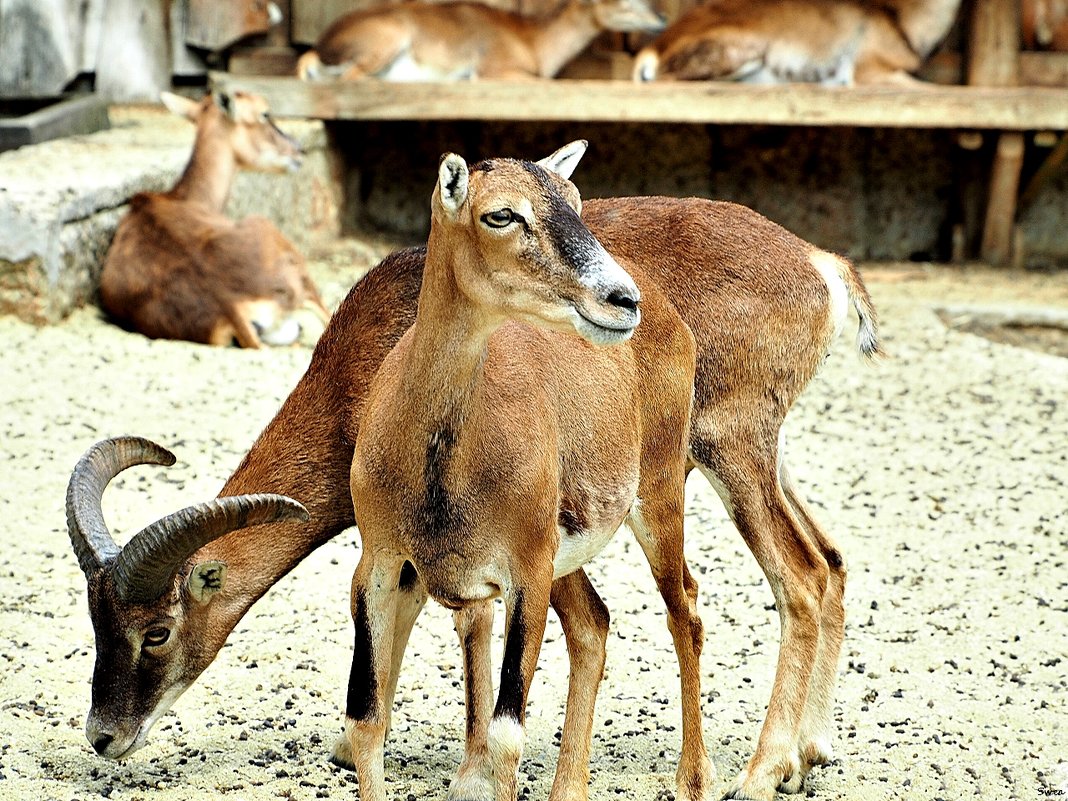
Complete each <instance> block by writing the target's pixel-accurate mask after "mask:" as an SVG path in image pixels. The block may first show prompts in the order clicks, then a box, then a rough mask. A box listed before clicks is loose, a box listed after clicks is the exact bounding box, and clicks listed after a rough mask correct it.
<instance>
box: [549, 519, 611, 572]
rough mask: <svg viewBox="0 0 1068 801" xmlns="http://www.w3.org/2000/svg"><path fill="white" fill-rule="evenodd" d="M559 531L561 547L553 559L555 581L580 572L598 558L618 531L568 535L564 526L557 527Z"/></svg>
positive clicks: (608, 529)
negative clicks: (585, 565) (579, 570)
mask: <svg viewBox="0 0 1068 801" xmlns="http://www.w3.org/2000/svg"><path fill="white" fill-rule="evenodd" d="M557 530H558V531H559V532H560V547H559V548H557V550H556V556H555V557H554V558H553V578H554V579H558V578H560V577H561V576H566V575H567V574H568V573H571V572H573V571H575V570H578V569H579V568H580V567H582V566H583V565H584V564H586V563H587V562H589V561H590V560H591V559H593V557H595V556H597V554H599V553H600V552H601V551H603V550H604V546H605V545H607V544H608V541H609V540H610V539H612V536H613V535H614V534H615V533H616V531H617V530H618V529H610V528H604V529H601V530H600V531H581V532H578V533H574V534H571V533H568V532H567V531H565V530H564V528H563V527H562V526H557Z"/></svg>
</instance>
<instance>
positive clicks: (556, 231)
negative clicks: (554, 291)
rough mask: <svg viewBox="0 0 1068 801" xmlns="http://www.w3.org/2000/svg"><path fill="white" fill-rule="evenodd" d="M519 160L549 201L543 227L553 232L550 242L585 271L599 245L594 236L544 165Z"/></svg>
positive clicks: (580, 269)
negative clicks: (568, 202) (561, 192)
mask: <svg viewBox="0 0 1068 801" xmlns="http://www.w3.org/2000/svg"><path fill="white" fill-rule="evenodd" d="M520 164H521V165H522V166H523V169H525V170H526V171H527V172H528V173H530V174H531V175H532V176H534V179H535V180H536V181H537V182H538V184H539V185H540V186H541V188H542V191H543V193H544V197H545V199H546V201H547V202H548V205H549V213H548V215H547V217H546V220H545V224H546V229H547V230H548V231H549V232H550V233H551V234H552V238H553V242H554V244H555V245H556V247H557V249H558V250H559V251H560V255H561V256H563V257H564V260H565V261H567V263H568V264H569V265H570V266H571V268H572V269H573V270H574V271H575V272H576V273H578V274H579V275H582V274H583V273H584V272H586V269H587V267H588V266H589V263H590V260H591V259H592V258H593V256H594V254H595V253H597V251H598V250H599V249H600V248H599V247H598V245H597V240H596V239H595V238H594V236H593V234H591V233H590V229H589V228H587V227H586V225H585V223H583V222H582V219H581V218H580V217H579V215H578V213H577V212H576V211H575V210H574V209H573V208H571V206H569V205H568V204H567V201H566V200H565V199H564V196H563V195H561V194H560V190H559V189H558V188H557V187H556V185H555V184H554V183H553V181H552V179H551V178H550V177H549V175H548V173H546V171H545V169H544V168H542V167H539V166H538V165H537V164H533V163H531V162H528V161H523V162H520Z"/></svg>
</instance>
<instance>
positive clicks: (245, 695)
mask: <svg viewBox="0 0 1068 801" xmlns="http://www.w3.org/2000/svg"><path fill="white" fill-rule="evenodd" d="M382 247H383V246H382V244H381V243H371V244H367V243H359V242H349V243H347V244H345V245H342V246H339V247H338V248H337V249H336V250H335V251H334V252H332V253H330V254H326V255H325V256H324V257H323V258H321V259H319V260H317V261H316V262H315V263H314V265H313V270H314V272H315V275H316V278H317V280H318V281H319V283H320V286H321V287H322V288H323V290H324V294H325V295H326V296H327V298H328V299H330V300H332V301H334V302H336V301H337V300H339V299H340V297H341V295H342V293H343V292H344V291H345V288H346V287H347V285H348V284H349V283H350V282H351V281H352V280H353V278H354V277H355V276H356V275H357V274H358V272H359V269H363V268H366V266H367V265H368V264H369V263H371V261H373V260H374V259H375V258H376V257H377V256H378V255H380V254H381V252H382ZM354 265H355V266H354ZM866 275H867V277H868V281H869V285H870V287H871V289H872V292H873V295H874V297H875V300H876V303H877V305H878V306H879V307H880V309H881V312H882V316H883V319H884V331H885V336H886V344H887V346H888V349H889V350H890V351H891V352H892V354H893V358H892V359H890V360H888V361H885V362H884V363H882V364H881V366H878V367H875V368H870V367H866V366H864V365H862V364H861V362H860V361H859V360H858V359H857V358H856V357H855V356H854V355H853V354H851V353H850V352H849V350H850V340H851V337H843V340H842V342H841V343H840V345H841V347H840V348H839V349H838V351H837V352H836V353H835V354H834V355H833V357H832V358H831V359H830V361H829V362H828V364H827V366H826V367H825V369H824V371H823V373H822V374H821V375H820V376H819V377H818V378H817V379H816V381H815V382H814V383H813V386H812V387H811V388H810V390H809V392H808V393H807V394H806V396H805V397H804V398H803V399H802V402H801V403H800V404H799V406H798V408H797V410H796V412H795V413H794V414H793V416H792V417H791V420H790V421H789V423H788V431H789V434H790V447H789V454H790V456H789V458H790V462H791V465H792V467H793V472H794V474H795V476H796V477H797V479H798V480H799V483H800V484H801V485H802V488H803V490H804V492H805V493H806V494H807V495H808V497H809V498H811V499H812V500H813V502H814V505H815V508H816V510H817V513H818V514H819V516H820V518H821V519H822V521H823V522H824V523H825V525H826V526H827V528H828V529H829V530H830V531H832V532H834V533H835V534H836V536H837V538H838V540H839V544H840V546H841V548H842V550H843V552H844V553H845V555H846V559H847V561H848V563H849V565H850V568H851V574H850V584H849V588H848V594H847V605H848V613H849V623H848V631H847V639H846V644H845V648H844V653H843V655H842V661H841V671H840V673H841V678H840V682H839V688H838V693H837V706H836V715H837V718H838V721H839V734H838V740H837V743H836V750H837V756H838V758H837V760H836V761H835V762H834V763H833V764H832V765H830V766H829V767H827V768H824V769H822V770H819V769H818V770H816V771H814V772H813V774H812V775H811V776H810V778H809V781H808V784H807V790H808V794H809V796H810V797H814V798H819V799H849V800H850V801H864V800H865V799H901V798H905V799H912V798H915V799H937V798H942V799H947V800H948V799H959V798H983V799H999V801H1000V799H1011V798H1019V799H1035V798H1041V797H1049V796H1056V795H1058V794H1060V795H1062V796H1063V795H1065V794H1068V714H1066V711H1068V710H1066V699H1068V680H1066V678H1065V677H1066V671H1068V570H1066V569H1065V563H1066V548H1068V513H1066V501H1068V492H1066V484H1068V449H1066V448H1065V442H1066V441H1068V360H1066V359H1065V358H1061V357H1058V356H1055V355H1050V354H1047V353H1043V352H1040V351H1034V350H1030V349H1026V348H1020V347H1016V346H1013V345H1008V344H1001V343H995V342H991V341H990V340H988V339H986V338H982V337H979V336H976V335H974V334H970V333H963V332H960V331H956V330H950V329H947V328H946V327H945V326H944V325H943V324H942V323H941V322H940V320H939V318H938V316H937V314H936V313H935V310H936V307H938V306H940V305H942V304H954V305H956V306H959V305H962V304H963V305H968V304H978V305H983V306H986V305H991V304H998V305H1005V304H1010V305H1011V304H1020V305H1024V306H1035V305H1045V306H1059V307H1061V308H1062V309H1063V308H1066V307H1068V277H1066V276H1065V275H1064V274H1063V273H1062V274H1060V275H1059V276H1052V275H1046V276H1043V275H1019V274H997V273H993V272H987V271H981V270H968V271H965V272H961V271H956V270H950V269H925V268H916V267H907V268H898V269H889V268H872V269H869V270H868V271H867V273H866ZM1047 333H1048V332H1047ZM0 337H2V339H3V341H4V342H6V343H7V345H6V346H5V356H4V357H3V359H2V362H0V371H2V374H3V375H2V378H0V408H2V409H3V414H2V417H0V427H2V430H0V463H2V469H0V481H2V489H0V504H2V515H3V519H4V520H5V521H7V522H6V524H5V525H4V527H3V529H2V531H0V542H2V543H3V548H2V550H0V588H2V589H0V664H2V665H3V669H2V671H0V798H3V799H63V800H64V801H69V800H70V799H81V800H82V801H86V800H87V799H95V798H98V797H101V796H102V797H106V798H115V799H130V801H134V800H135V799H143V800H144V801H155V800H156V799H159V800H160V801H163V800H164V799H182V801H186V800H187V799H200V798H209V797H210V798H225V799H244V800H246V801H255V800H257V799H278V798H284V799H312V798H354V797H355V795H356V787H355V779H354V777H353V776H352V774H350V773H347V772H344V771H342V770H340V769H338V768H336V767H333V766H331V765H329V764H327V763H326V756H327V754H328V751H329V747H330V745H331V743H332V742H333V739H334V737H335V735H336V734H337V733H338V732H339V731H340V712H339V709H340V706H341V704H342V700H343V691H342V688H343V683H344V681H345V678H346V677H347V673H348V665H349V659H350V648H351V634H350V629H351V622H350V621H349V619H348V611H347V609H348V587H349V578H350V575H351V571H352V569H353V567H354V566H355V564H356V561H357V555H358V547H359V546H358V543H357V537H356V534H355V532H354V531H349V532H346V533H345V534H343V535H342V536H340V537H338V538H337V539H336V540H334V541H332V542H331V543H329V544H327V545H326V546H324V547H323V548H321V549H320V550H319V551H317V552H315V553H314V554H312V556H311V557H309V558H308V559H307V560H306V561H305V562H304V563H303V564H301V565H300V566H299V567H298V569H297V570H295V571H294V572H293V573H292V574H291V575H290V576H288V577H287V578H286V579H284V580H283V581H282V582H280V584H279V585H278V586H277V587H275V588H274V589H273V590H272V591H271V592H270V593H268V595H267V596H266V597H265V598H264V599H263V600H262V601H260V603H258V604H257V605H256V606H255V607H253V609H252V611H251V612H250V613H249V615H248V616H247V617H246V618H245V620H244V621H243V622H242V623H241V624H240V625H239V626H238V628H237V630H236V631H235V632H234V634H233V635H232V636H231V638H230V642H229V644H228V646H227V647H226V648H224V650H223V651H222V653H221V654H220V656H219V658H218V659H217V661H216V662H215V664H214V665H213V666H212V667H211V668H209V669H208V671H207V672H206V673H205V674H204V675H203V676H202V677H201V679H200V680H199V681H198V682H197V684H195V685H194V686H193V687H192V688H191V689H190V690H189V691H188V692H187V693H186V694H185V695H184V696H183V697H182V698H181V699H180V700H179V701H178V703H177V704H176V705H175V707H174V710H173V712H171V713H170V714H168V715H167V716H165V717H164V718H163V720H162V721H161V722H160V723H159V724H158V725H157V727H156V729H155V731H154V733H153V736H152V737H151V739H150V741H149V744H148V745H147V746H146V747H145V748H144V749H142V750H141V751H139V752H137V753H136V754H135V755H134V756H133V757H132V758H131V759H129V760H128V761H126V762H123V763H121V764H117V763H113V762H107V761H104V760H102V759H100V758H98V757H97V756H96V755H95V754H94V753H93V752H92V751H91V749H90V748H89V746H88V744H87V742H86V740H85V737H84V734H83V729H82V727H83V723H84V716H85V713H86V711H87V709H88V706H89V679H90V675H91V671H92V663H93V637H92V629H91V626H90V623H89V617H88V614H87V610H86V602H85V584H84V581H83V578H82V575H81V574H80V572H79V570H78V567H77V564H76V562H75V559H74V558H73V554H72V552H71V550H70V546H69V543H68V540H67V535H66V530H65V523H64V515H63V496H64V491H65V487H66V481H67V477H68V475H69V471H70V469H71V468H72V467H73V465H74V463H75V461H76V460H77V458H78V456H79V455H80V454H81V453H82V452H83V451H84V450H85V449H86V448H87V447H88V446H89V445H90V444H92V443H93V442H94V441H96V440H97V439H99V438H102V437H105V436H111V435H116V434H121V433H137V434H141V435H145V436H148V437H150V438H153V439H155V440H157V441H159V442H161V443H162V444H165V445H167V446H168V447H170V448H172V449H173V450H174V451H175V452H176V453H177V455H178V458H179V463H178V464H177V465H176V466H175V467H173V468H170V469H169V470H162V469H160V468H151V467H146V468H138V469H135V470H133V471H130V473H129V474H125V475H124V477H122V478H120V479H118V480H116V481H115V482H114V483H113V485H112V487H111V489H110V490H109V492H108V493H107V495H106V496H105V507H104V508H105V513H106V515H107V516H108V519H109V521H110V522H111V525H112V528H113V530H114V531H115V532H116V534H117V536H118V537H119V539H120V541H121V539H122V537H123V536H124V535H128V534H129V533H130V532H132V531H134V530H136V529H137V528H139V527H140V526H142V525H144V524H146V523H148V522H149V521H151V520H153V519H155V518H156V517H158V516H160V515H162V514H164V513H166V512H169V511H172V510H174V509H176V508H178V507H179V506H183V505H186V504H188V503H191V502H194V501H198V500H203V499H207V498H209V497H211V496H213V495H214V494H215V492H216V491H217V490H218V489H219V487H220V486H221V484H222V482H223V480H224V479H225V477H226V476H227V475H228V472H229V471H230V470H232V469H233V468H234V467H236V465H237V463H238V461H239V460H240V457H241V455H242V454H243V453H244V451H245V450H246V449H247V448H248V446H249V445H250V444H251V443H252V441H253V439H254V437H255V435H256V434H257V433H258V432H259V430H260V429H261V428H262V426H263V425H264V424H265V423H266V422H267V421H268V419H269V418H270V417H271V415H272V414H273V413H274V411H275V410H276V409H277V407H278V406H279V404H280V402H281V400H282V399H283V398H284V397H285V395H286V394H287V393H288V391H289V389H290V388H291V387H292V386H293V384H294V383H295V382H296V380H297V378H298V377H299V376H300V374H301V373H302V371H303V370H304V368H305V366H306V364H307V362H308V358H309V356H310V350H309V349H308V348H307V347H295V348H292V349H285V350H275V351H270V352H252V351H240V350H236V349H226V350H222V349H209V348H206V347H201V346H194V345H188V344H184V343H172V342H149V341H147V340H145V339H143V338H141V337H139V336H136V335H131V334H127V333H124V332H122V331H120V330H118V329H116V328H114V327H112V326H110V325H108V324H106V323H104V322H103V321H102V320H101V319H100V317H99V315H98V314H97V313H96V312H95V311H94V310H91V309H87V310H83V311H81V312H79V313H77V314H75V315H74V316H73V317H72V318H71V319H70V320H68V321H67V322H66V323H64V324H62V325H58V326H55V327H51V328H45V329H36V328H32V327H30V326H27V325H25V324H22V323H20V322H18V321H16V320H15V319H13V318H10V317H7V318H0ZM689 491H690V496H691V501H690V505H689V513H688V521H687V523H688V546H687V547H688V556H689V558H690V561H691V564H692V565H693V566H694V567H695V568H696V571H697V577H698V579H699V581H700V582H701V599H700V604H701V610H702V614H703V617H704V621H705V627H706V630H707V641H706V649H705V657H704V662H703V666H704V689H705V693H706V700H705V704H704V710H705V716H706V717H705V734H706V738H707V741H708V744H709V747H710V750H711V751H712V754H713V759H714V761H715V765H716V768H717V770H718V772H719V775H720V778H721V786H725V784H726V782H727V781H728V780H729V779H730V778H731V777H732V776H733V775H734V774H735V772H736V771H738V770H739V769H740V768H741V767H742V765H743V764H744V760H745V759H746V757H747V756H748V755H749V753H750V751H751V749H752V747H753V746H754V744H755V740H756V736H757V733H758V730H759V725H760V722H761V720H762V718H763V712H764V704H765V703H766V701H767V698H768V694H769V691H770V685H771V680H772V673H773V665H774V659H775V655H776V652H777V645H778V625H777V622H776V616H775V613H774V611H773V610H772V607H771V602H772V599H771V594H770V591H769V590H768V588H767V586H766V584H765V582H764V580H763V578H762V576H761V574H760V572H759V570H758V568H757V566H756V563H755V561H754V560H753V559H752V557H751V556H750V555H749V554H748V553H747V552H746V551H745V549H744V546H743V545H742V543H741V541H740V538H739V537H738V536H737V535H736V534H735V532H734V531H733V529H732V527H731V526H730V523H729V522H728V520H727V518H726V516H725V514H724V512H723V510H722V507H721V506H720V504H719V501H718V499H717V497H716V496H715V494H714V493H713V492H712V491H711V489H710V488H709V486H708V485H707V484H706V483H704V481H703V480H702V479H701V478H700V476H696V475H695V476H694V477H693V478H692V479H691V484H690V486H689ZM589 572H590V575H591V578H592V579H593V581H594V583H595V584H596V585H597V586H598V588H599V589H600V591H601V593H602V595H603V596H604V598H605V601H606V603H607V604H608V606H609V608H610V609H611V610H612V614H613V622H612V635H611V638H610V642H609V652H608V667H607V674H606V678H605V682H604V684H603V686H602V690H601V696H600V701H599V705H598V714H597V722H596V726H595V737H594V744H593V761H592V769H593V781H592V797H593V798H594V799H597V800H598V801H603V800H604V799H614V798H628V799H631V798H633V799H657V798H663V799H666V798H669V797H670V795H669V791H670V790H671V789H672V785H673V779H672V777H673V773H674V767H675V759H676V757H677V753H678V748H679V740H680V727H679V708H678V686H677V678H676V667H675V658H674V653H673V649H672V646H671V638H670V636H669V635H668V632H667V630H666V627H665V624H664V614H663V611H662V604H661V603H660V600H659V598H658V596H657V595H656V593H655V590H654V587H653V583H652V580H651V577H650V576H649V574H648V570H647V568H646V566H645V564H644V561H643V559H642V557H641V552H640V549H639V548H638V547H637V545H636V543H634V542H633V540H632V539H631V537H630V535H629V534H627V533H626V532H625V531H624V532H621V533H620V534H619V535H618V536H617V537H616V538H615V539H614V541H613V542H612V543H611V544H610V545H609V547H608V548H607V550H606V552H605V553H604V554H602V556H601V557H600V558H598V559H597V560H596V561H595V562H594V563H593V564H592V566H591V567H590V570H589ZM501 617H502V616H501V615H498V624H499V623H500V618H501ZM498 656H499V649H498ZM566 678H567V668H566V652H565V648H564V642H563V637H562V636H561V634H560V630H559V626H558V625H557V623H556V621H555V620H552V621H550V625H549V627H548V629H547V635H546V645H545V647H544V649H543V651H542V658H541V661H540V667H539V672H538V675H537V679H536V684H535V687H534V690H533V692H532V699H531V704H530V718H529V722H530V725H529V730H528V731H529V736H528V745H527V750H526V755H525V758H524V760H523V763H522V771H523V774H524V775H523V776H521V787H522V788H523V790H522V792H523V794H524V795H525V796H528V797H530V798H544V797H545V796H546V795H547V793H548V789H549V786H550V784H551V780H552V771H553V768H554V765H555V759H556V744H555V743H556V740H555V735H556V733H557V732H558V730H559V726H560V724H561V722H562V718H563V705H564V700H565V694H566V693H565V688H566ZM460 682H461V670H460V659H459V649H458V648H457V646H456V643H455V641H454V635H453V632H452V626H451V620H450V618H449V616H448V614H446V612H445V610H443V609H442V608H440V607H437V606H435V605H433V604H431V605H429V606H428V607H427V610H426V612H424V614H423V617H422V618H421V620H420V622H419V624H418V625H417V628H416V631H415V634H414V636H413V640H412V644H411V646H410V648H409V652H408V657H407V660H406V663H405V669H404V671H403V673H402V677H401V686H400V690H399V693H398V702H399V705H398V709H397V711H396V713H395V714H394V718H393V720H394V733H393V736H392V739H391V741H390V742H389V743H388V745H387V763H386V771H387V775H388V776H389V777H390V781H391V784H392V788H393V791H394V792H393V794H394V797H395V798H398V799H405V798H407V799H415V798H418V799H423V798H441V797H443V795H444V789H445V787H446V786H447V783H448V780H449V777H450V775H451V771H452V770H453V769H454V767H455V765H456V764H457V762H458V760H459V758H460V753H461V746H462V741H461V735H462V729H463V710H462V703H463V697H462V692H461V686H460Z"/></svg>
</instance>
